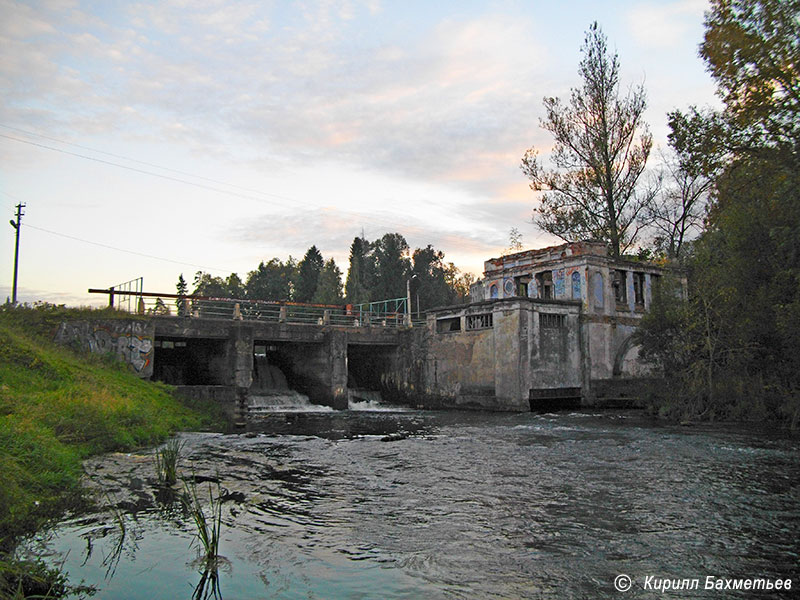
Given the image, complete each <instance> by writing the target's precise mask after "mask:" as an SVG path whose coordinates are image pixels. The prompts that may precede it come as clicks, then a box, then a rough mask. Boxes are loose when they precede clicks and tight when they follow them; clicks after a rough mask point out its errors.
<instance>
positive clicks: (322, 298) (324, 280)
mask: <svg viewBox="0 0 800 600" xmlns="http://www.w3.org/2000/svg"><path fill="white" fill-rule="evenodd" d="M342 301H343V297H342V272H341V270H340V269H339V267H337V266H336V263H335V262H334V260H333V259H332V258H331V259H328V260H327V261H325V265H324V266H323V267H322V271H321V272H320V274H319V280H318V282H317V291H316V292H315V293H314V298H313V299H312V302H314V303H315V304H341V303H342Z"/></svg>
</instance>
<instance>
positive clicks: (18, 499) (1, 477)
mask: <svg viewBox="0 0 800 600" xmlns="http://www.w3.org/2000/svg"><path fill="white" fill-rule="evenodd" d="M70 313H71V315H67V313H66V312H65V313H64V314H63V315H61V316H75V317H78V316H82V317H83V318H86V317H87V316H93V315H87V313H86V312H82V313H81V312H78V311H70ZM105 316H106V315H103V317H105ZM57 321H60V316H59V311H58V310H54V309H53V308H52V307H40V308H39V309H30V308H8V307H4V308H3V309H0V481H1V482H2V485H0V597H3V596H4V593H8V592H9V590H8V589H5V590H4V589H3V588H4V587H7V585H8V584H9V581H8V580H9V577H10V575H9V573H11V572H12V571H14V569H15V568H14V565H13V563H12V562H11V561H10V560H9V554H10V552H11V551H12V550H13V548H14V546H15V544H16V542H17V540H18V539H19V537H20V536H21V535H23V534H26V533H30V532H33V531H35V530H36V529H37V528H39V527H41V526H42V525H43V524H44V523H45V522H46V521H47V520H49V519H52V518H55V517H57V516H59V515H62V514H63V513H64V512H65V511H67V510H69V509H71V508H75V507H76V506H78V504H79V503H80V501H81V500H82V498H81V491H80V485H79V479H80V476H81V473H82V468H81V463H82V461H83V460H84V459H85V458H87V457H89V456H91V455H93V454H98V453H102V452H111V451H127V450H132V449H134V448H137V447H143V446H152V445H155V444H157V443H159V442H161V441H162V440H164V439H165V438H166V437H168V436H169V435H170V434H172V433H174V432H175V431H179V430H197V429H208V428H209V427H210V426H211V425H212V419H215V418H216V417H218V415H214V414H213V413H211V412H209V411H208V410H207V408H208V407H205V408H206V410H202V411H201V410H198V408H197V407H190V406H187V405H185V404H184V403H182V402H181V401H180V400H178V399H176V398H175V397H173V396H172V395H171V393H170V390H169V388H168V387H167V386H164V385H161V384H157V383H151V382H147V381H142V380H140V379H139V378H138V377H136V375H135V374H133V373H132V372H131V371H130V369H129V368H128V367H127V366H126V365H123V364H120V363H117V362H116V361H114V360H113V359H104V358H98V357H95V356H87V355H81V356H79V355H77V354H75V353H73V352H71V351H70V350H68V349H65V348H61V347H57V346H54V345H53V344H52V343H51V342H50V341H49V339H48V337H47V334H48V333H49V331H50V330H51V328H52V325H53V323H56V322H57ZM217 423H219V421H217ZM14 577H15V576H14ZM11 591H14V590H11Z"/></svg>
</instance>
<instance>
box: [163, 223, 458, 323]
mask: <svg viewBox="0 0 800 600" xmlns="http://www.w3.org/2000/svg"><path fill="white" fill-rule="evenodd" d="M342 277H343V274H342V271H341V269H340V268H339V267H338V266H337V264H336V262H335V261H334V259H333V258H329V259H327V260H326V259H325V258H324V257H323V256H322V253H321V252H320V251H319V249H318V248H317V246H316V245H312V246H311V247H310V248H309V249H308V250H307V251H306V253H305V255H304V256H303V258H302V259H300V260H299V261H297V260H296V259H294V258H292V257H291V256H289V258H288V259H287V260H285V261H282V260H280V259H279V258H272V259H270V260H268V261H262V262H260V263H259V265H258V266H257V267H256V268H255V269H253V270H252V271H250V272H249V273H248V274H247V277H246V278H245V279H244V280H242V278H241V277H240V276H239V275H238V274H236V273H231V274H230V275H229V276H228V277H225V278H223V277H215V276H212V275H211V274H209V273H206V272H204V271H198V272H197V273H196V274H195V277H194V281H193V289H192V291H191V294H193V295H199V296H208V297H213V298H236V299H241V300H267V301H281V300H283V301H292V302H303V303H313V304H344V303H347V304H361V303H367V302H375V301H381V300H389V299H393V298H404V297H405V296H406V286H407V285H409V286H410V288H411V297H412V307H413V310H414V312H422V311H425V310H428V309H430V308H433V307H435V306H444V305H450V304H458V303H461V302H465V301H466V299H467V297H468V295H469V286H470V284H471V283H472V282H473V281H474V277H473V276H472V274H470V273H461V272H460V270H459V269H458V268H457V267H456V266H455V265H454V264H453V263H452V262H445V255H444V252H442V251H441V250H437V249H435V248H434V247H433V246H432V245H430V244H429V245H427V246H426V247H424V248H416V249H414V250H413V252H412V251H411V248H410V246H409V245H408V242H407V241H406V239H405V237H403V236H402V235H401V234H399V233H387V234H385V235H383V236H382V237H380V238H378V239H377V240H374V241H369V240H367V239H366V238H365V237H364V236H363V235H362V236H356V237H355V238H354V239H353V242H352V244H351V245H350V259H349V266H348V270H347V276H346V279H345V280H344V282H343V279H342ZM176 289H177V292H178V294H180V295H188V294H189V293H190V292H189V284H188V283H187V282H186V280H185V279H184V277H183V274H181V275H180V277H179V278H178V283H177V284H176Z"/></svg>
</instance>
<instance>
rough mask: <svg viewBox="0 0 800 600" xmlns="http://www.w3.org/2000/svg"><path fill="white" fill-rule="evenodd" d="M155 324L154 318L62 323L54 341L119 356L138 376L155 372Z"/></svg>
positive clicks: (149, 375)
mask: <svg viewBox="0 0 800 600" xmlns="http://www.w3.org/2000/svg"><path fill="white" fill-rule="evenodd" d="M153 339H154V327H153V323H152V322H151V321H144V320H138V319H106V320H101V321H67V322H64V323H61V325H60V326H59V328H58V330H57V331H56V334H55V336H54V341H55V342H56V343H57V344H62V345H65V346H70V347H72V348H74V349H75V350H78V351H82V352H91V353H93V354H107V355H113V356H116V357H117V358H118V359H119V360H122V361H123V362H126V363H128V364H129V365H130V366H131V367H132V368H133V370H134V371H135V372H136V374H137V375H139V377H142V378H150V377H151V376H152V374H153Z"/></svg>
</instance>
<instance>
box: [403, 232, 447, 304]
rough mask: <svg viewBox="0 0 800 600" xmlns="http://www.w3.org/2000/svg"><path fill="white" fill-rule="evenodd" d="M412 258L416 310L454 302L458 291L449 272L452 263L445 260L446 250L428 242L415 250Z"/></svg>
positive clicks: (413, 296)
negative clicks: (449, 263)
mask: <svg viewBox="0 0 800 600" xmlns="http://www.w3.org/2000/svg"><path fill="white" fill-rule="evenodd" d="M412 260H413V265H412V274H413V275H416V278H415V279H414V280H413V282H414V283H413V289H412V291H413V292H414V293H413V294H412V302H414V301H417V300H418V306H416V307H415V312H416V311H425V310H428V309H430V308H434V307H436V306H446V305H448V304H453V303H454V301H455V299H456V292H455V289H454V287H453V285H452V281H451V277H450V273H449V272H448V269H449V267H450V265H447V264H445V262H444V252H442V251H441V250H436V249H435V248H434V247H433V246H431V245H430V244H428V246H426V247H425V248H417V249H416V250H414V254H413V256H412ZM451 265H452V263H451Z"/></svg>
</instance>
